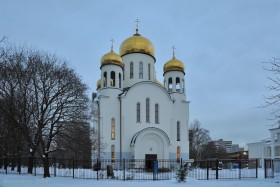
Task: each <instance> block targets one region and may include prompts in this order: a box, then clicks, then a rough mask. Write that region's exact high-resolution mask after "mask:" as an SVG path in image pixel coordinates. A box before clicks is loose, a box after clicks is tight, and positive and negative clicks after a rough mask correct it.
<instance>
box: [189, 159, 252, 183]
mask: <svg viewBox="0 0 280 187" xmlns="http://www.w3.org/2000/svg"><path fill="white" fill-rule="evenodd" d="M189 176H190V177H193V178H196V179H200V180H209V179H244V178H258V162H257V160H256V159H254V160H250V159H249V160H247V159H246V160H240V159H238V160H236V159H207V160H196V161H195V162H194V163H193V168H192V169H191V170H190V171H189Z"/></svg>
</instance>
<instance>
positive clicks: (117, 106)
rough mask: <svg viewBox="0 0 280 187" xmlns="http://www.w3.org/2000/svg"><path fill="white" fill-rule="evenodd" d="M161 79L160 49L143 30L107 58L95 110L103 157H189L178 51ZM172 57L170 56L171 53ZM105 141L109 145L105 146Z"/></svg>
mask: <svg viewBox="0 0 280 187" xmlns="http://www.w3.org/2000/svg"><path fill="white" fill-rule="evenodd" d="M170 57H171V59H170V60H169V61H167V62H166V63H165V64H164V67H163V70H164V73H163V78H164V82H163V83H160V82H159V81H158V80H157V79H156V74H155V71H156V70H155V63H156V56H155V49H154V46H153V44H152V42H151V41H150V40H148V39H147V38H145V37H143V36H141V35H140V34H139V32H138V26H137V28H136V33H135V34H134V35H133V36H131V37H129V38H127V39H125V40H124V41H123V42H122V44H121V46H120V49H119V54H117V53H115V52H114V49H113V44H112V47H111V51H110V52H109V53H107V54H105V55H104V56H103V57H102V58H101V62H100V71H101V73H100V75H101V76H100V79H99V80H98V81H97V93H93V114H94V119H95V121H96V128H97V131H98V133H99V134H100V138H99V145H98V148H96V150H97V152H98V153H97V154H96V155H97V157H98V158H100V159H112V160H115V159H123V158H125V159H180V158H183V159H189V139H188V122H189V101H187V100H186V90H185V66H184V63H183V62H182V61H180V60H178V59H177V58H176V57H175V53H174V48H173V57H172V56H170ZM167 60H168V59H167ZM100 142H102V143H103V144H105V146H100Z"/></svg>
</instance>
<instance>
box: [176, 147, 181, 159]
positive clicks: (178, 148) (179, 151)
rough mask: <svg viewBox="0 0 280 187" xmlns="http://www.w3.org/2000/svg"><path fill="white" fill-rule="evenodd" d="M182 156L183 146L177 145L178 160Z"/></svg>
mask: <svg viewBox="0 0 280 187" xmlns="http://www.w3.org/2000/svg"><path fill="white" fill-rule="evenodd" d="M180 158H181V148H180V146H177V152H176V159H177V161H180Z"/></svg>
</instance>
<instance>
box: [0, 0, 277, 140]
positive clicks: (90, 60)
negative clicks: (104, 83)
mask: <svg viewBox="0 0 280 187" xmlns="http://www.w3.org/2000/svg"><path fill="white" fill-rule="evenodd" d="M136 18H138V19H139V20H140V23H139V32H140V34H141V35H142V36H144V37H146V38H148V39H149V40H150V41H151V42H152V43H153V44H154V46H155V49H156V71H157V78H158V79H159V80H160V81H162V80H163V78H162V74H163V70H162V69H163V65H164V63H165V62H167V61H168V60H170V59H171V57H172V49H171V47H172V46H173V45H175V46H176V57H177V58H178V59H179V60H181V61H183V62H184V63H185V67H186V89H187V99H188V100H190V101H191V104H190V122H192V121H193V120H194V119H198V120H199V121H200V122H201V123H202V127H204V128H206V129H208V130H209V131H210V135H211V137H212V139H214V140H215V139H220V138H222V139H224V140H232V141H233V143H240V144H241V145H242V146H244V145H245V144H246V143H249V142H253V141H256V140H259V139H262V138H267V137H269V134H268V129H269V128H271V126H268V125H272V124H274V122H272V121H269V120H267V119H268V118H269V111H268V110H267V109H265V110H264V109H259V108H257V107H258V106H260V105H261V104H262V103H263V95H265V94H267V91H266V90H265V87H264V86H265V85H266V84H268V81H267V79H266V76H267V75H268V73H267V72H265V71H264V70H263V69H262V66H263V64H262V62H264V61H269V60H271V59H272V58H273V57H280V24H279V23H280V1H279V0H247V1H245V0H224V1H223V0H211V1H210V0H165V1H163V0H134V1H131V0H111V1H109V0H102V1H99V0H48V1H45V0H0V37H2V36H7V37H8V39H9V41H11V42H14V43H16V44H26V45H28V46H29V45H32V46H34V47H37V48H38V49H42V50H46V51H49V52H54V53H56V54H57V55H58V56H62V57H65V58H66V59H69V60H70V65H71V66H72V67H73V68H75V69H76V71H77V72H78V73H79V74H80V75H81V77H82V79H83V80H84V82H85V83H87V84H88V86H89V88H90V92H94V91H95V89H96V82H97V80H98V79H99V77H100V71H99V68H100V59H101V57H102V56H103V55H104V54H105V53H107V52H109V50H110V39H112V38H113V39H114V40H115V47H114V49H115V52H118V51H119V46H120V44H121V43H122V42H123V41H124V40H125V39H126V38H128V37H130V36H132V35H133V34H134V32H135V22H134V21H135V19H136Z"/></svg>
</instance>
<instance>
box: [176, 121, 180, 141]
mask: <svg viewBox="0 0 280 187" xmlns="http://www.w3.org/2000/svg"><path fill="white" fill-rule="evenodd" d="M180 130H181V129H180V122H179V121H177V141H180V140H181V137H180Z"/></svg>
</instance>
